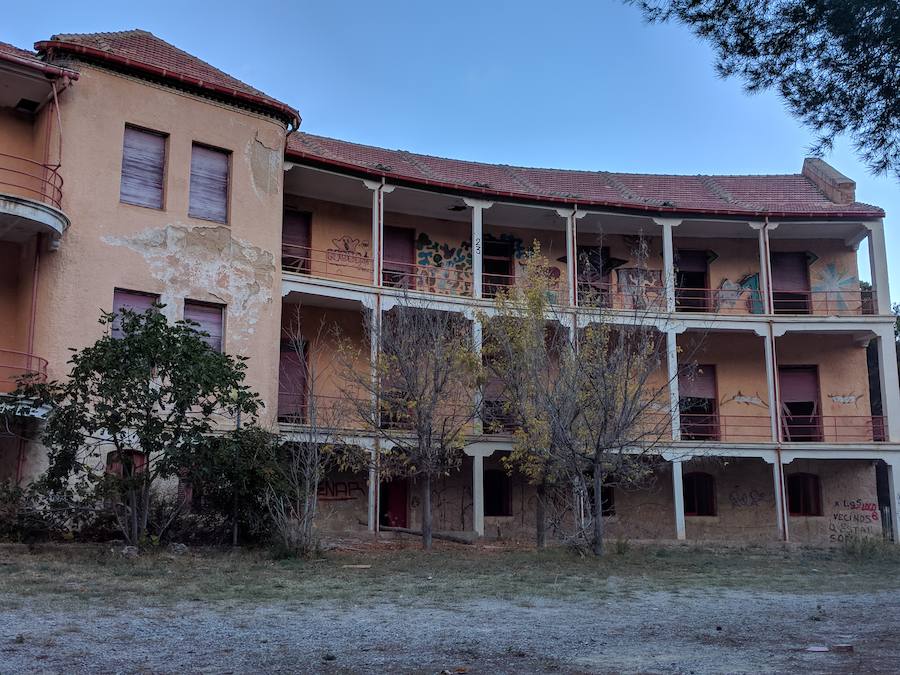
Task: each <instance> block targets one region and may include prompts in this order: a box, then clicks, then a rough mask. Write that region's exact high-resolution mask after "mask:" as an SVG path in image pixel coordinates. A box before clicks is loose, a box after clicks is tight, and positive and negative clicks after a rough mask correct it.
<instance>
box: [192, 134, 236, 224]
mask: <svg viewBox="0 0 900 675" xmlns="http://www.w3.org/2000/svg"><path fill="white" fill-rule="evenodd" d="M229 159H230V153H228V152H226V151H225V150H216V149H215V148H208V147H206V146H205V145H198V144H196V143H194V147H193V149H192V150H191V197H190V205H189V206H188V215H189V216H190V217H191V218H200V219H201V220H212V221H215V222H217V223H227V222H228V164H229Z"/></svg>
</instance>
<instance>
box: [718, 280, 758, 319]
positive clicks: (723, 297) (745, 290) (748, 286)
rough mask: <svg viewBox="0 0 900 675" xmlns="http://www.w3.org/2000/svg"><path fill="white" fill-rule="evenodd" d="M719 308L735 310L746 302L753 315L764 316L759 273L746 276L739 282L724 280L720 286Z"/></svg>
mask: <svg viewBox="0 0 900 675" xmlns="http://www.w3.org/2000/svg"><path fill="white" fill-rule="evenodd" d="M717 296H718V299H719V308H721V309H734V308H735V307H737V304H738V302H745V303H746V307H747V309H748V310H749V311H750V313H751V314H763V312H764V308H763V298H762V293H761V292H760V290H759V272H754V273H753V274H745V275H744V276H743V277H741V278H740V279H739V280H738V281H737V282H734V281H732V280H731V279H727V278H726V279H722V283H720V284H719V292H718V294H717Z"/></svg>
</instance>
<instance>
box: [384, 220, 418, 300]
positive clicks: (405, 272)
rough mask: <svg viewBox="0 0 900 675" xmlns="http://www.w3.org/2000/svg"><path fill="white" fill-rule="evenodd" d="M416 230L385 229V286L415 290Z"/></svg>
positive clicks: (401, 228) (402, 228)
mask: <svg viewBox="0 0 900 675" xmlns="http://www.w3.org/2000/svg"><path fill="white" fill-rule="evenodd" d="M415 238H416V232H415V230H412V229H409V228H405V227H385V228H384V261H383V263H382V267H383V269H384V285H385V286H390V287H392V288H415V286H416V267H415V249H416V245H415Z"/></svg>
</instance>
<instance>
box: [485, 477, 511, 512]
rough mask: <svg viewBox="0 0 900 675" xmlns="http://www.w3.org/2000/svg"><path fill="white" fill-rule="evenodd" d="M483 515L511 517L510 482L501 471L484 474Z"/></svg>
mask: <svg viewBox="0 0 900 675" xmlns="http://www.w3.org/2000/svg"><path fill="white" fill-rule="evenodd" d="M484 515H485V516H511V515H512V480H511V479H510V477H509V475H508V474H507V473H506V472H505V471H503V470H502V469H488V470H486V471H485V472H484Z"/></svg>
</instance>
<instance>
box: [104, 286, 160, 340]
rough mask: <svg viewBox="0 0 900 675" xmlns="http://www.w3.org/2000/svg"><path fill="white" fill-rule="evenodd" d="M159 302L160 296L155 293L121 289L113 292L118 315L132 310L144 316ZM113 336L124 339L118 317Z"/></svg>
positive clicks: (114, 309)
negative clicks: (123, 311) (124, 310)
mask: <svg viewBox="0 0 900 675" xmlns="http://www.w3.org/2000/svg"><path fill="white" fill-rule="evenodd" d="M158 302H159V296H158V295H156V294H154V293H143V292H141V291H126V290H124V289H121V288H117V289H115V290H114V291H113V312H114V313H115V314H117V315H118V314H119V312H121V311H122V310H123V309H130V310H131V311H133V312H137V313H138V314H143V313H144V312H146V311H147V310H148V309H150V308H151V307H153V305H154V304H155V303H158ZM112 336H113V337H114V338H121V337H122V327H121V323H120V320H119V317H118V316H116V318H115V320H114V321H113V324H112Z"/></svg>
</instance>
